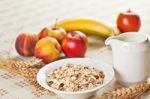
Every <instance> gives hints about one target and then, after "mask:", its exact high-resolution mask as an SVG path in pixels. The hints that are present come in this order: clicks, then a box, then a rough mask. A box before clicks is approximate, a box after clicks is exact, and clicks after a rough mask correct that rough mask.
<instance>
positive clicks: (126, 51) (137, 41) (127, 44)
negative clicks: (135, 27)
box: [105, 32, 150, 85]
mask: <svg viewBox="0 0 150 99" xmlns="http://www.w3.org/2000/svg"><path fill="white" fill-rule="evenodd" d="M105 44H106V45H110V46H111V48H112V53H113V63H114V69H115V72H116V78H117V80H118V82H120V83H121V84H123V85H131V84H135V83H139V82H145V81H146V79H147V78H148V74H149V69H150V68H149V67H150V54H149V53H150V43H149V40H148V38H147V37H146V36H145V35H143V34H141V33H137V32H128V33H123V34H120V35H119V36H112V37H109V38H108V39H106V41H105Z"/></svg>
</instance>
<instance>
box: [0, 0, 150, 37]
mask: <svg viewBox="0 0 150 99" xmlns="http://www.w3.org/2000/svg"><path fill="white" fill-rule="evenodd" d="M149 5H150V1H149V0H23V1H22V0H0V31H1V32H4V31H2V30H5V32H6V31H21V30H22V29H23V30H24V29H25V28H26V29H27V28H43V27H45V26H48V25H50V24H53V23H54V22H55V20H56V18H57V19H58V20H62V19H65V18H72V17H88V18H96V19H100V20H104V21H106V22H109V23H111V24H113V25H116V24H115V22H116V17H117V15H118V13H119V12H124V11H126V10H128V9H131V10H132V11H133V12H135V13H138V14H140V16H141V18H142V28H141V31H144V32H149V28H148V26H150V14H149V13H150V10H149V9H150V6H149ZM9 34H10V32H9Z"/></svg>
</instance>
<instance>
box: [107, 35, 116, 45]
mask: <svg viewBox="0 0 150 99" xmlns="http://www.w3.org/2000/svg"><path fill="white" fill-rule="evenodd" d="M115 41H118V40H117V37H115V36H112V37H109V38H107V39H106V40H105V44H106V45H111V44H112V43H114V42H115Z"/></svg>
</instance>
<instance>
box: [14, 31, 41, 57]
mask: <svg viewBox="0 0 150 99" xmlns="http://www.w3.org/2000/svg"><path fill="white" fill-rule="evenodd" d="M37 41H38V36H37V35H35V34H29V33H21V34H19V35H18V36H17V38H16V42H15V47H16V50H17V52H18V53H19V54H20V55H23V56H33V55H34V47H35V45H36V43H37Z"/></svg>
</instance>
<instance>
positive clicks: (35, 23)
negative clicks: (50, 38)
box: [0, 0, 150, 99]
mask: <svg viewBox="0 0 150 99" xmlns="http://www.w3.org/2000/svg"><path fill="white" fill-rule="evenodd" d="M149 5H150V1H149V0H137V1H135V0H105V1H104V0H25V1H22V0H1V1H0V55H2V56H3V57H7V56H8V55H10V56H14V55H17V54H16V52H15V50H14V48H13V47H14V40H15V38H16V36H17V35H18V34H19V33H20V32H32V33H36V34H37V33H38V32H39V31H40V30H41V29H42V28H43V27H45V26H49V25H50V24H53V23H54V22H55V20H56V19H58V20H63V19H66V18H76V17H86V18H95V19H100V20H105V21H107V22H108V23H110V24H112V25H113V26H114V27H115V26H116V25H115V24H116V17H117V15H118V13H119V12H121V11H126V10H127V9H129V8H130V9H132V10H133V11H134V12H136V13H138V14H140V17H141V20H142V27H141V29H140V32H141V33H145V34H147V35H150V34H149V27H150V14H149V13H150V10H149V9H150V6H149ZM89 45H90V47H89V48H88V51H87V54H86V57H90V58H94V59H95V60H99V61H102V62H106V63H108V64H111V65H112V53H111V49H109V48H108V47H106V46H105V45H104V40H102V39H100V38H96V39H95V38H94V39H93V38H90V44H89ZM9 52H10V53H9ZM118 86H120V85H118V84H117V83H116V82H115V81H113V82H112V83H111V84H110V85H109V86H108V87H107V88H106V89H105V91H107V90H108V89H113V88H115V87H118ZM52 97H53V98H54V97H55V95H43V94H41V93H38V92H37V91H36V90H35V88H34V87H33V86H30V85H29V84H28V83H26V82H25V81H24V79H23V78H22V77H20V76H18V75H12V74H10V73H8V72H7V71H4V70H1V69H0V99H52ZM54 99H55V98H54ZM93 99H94V97H93ZM143 99H150V95H147V96H144V97H143Z"/></svg>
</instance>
